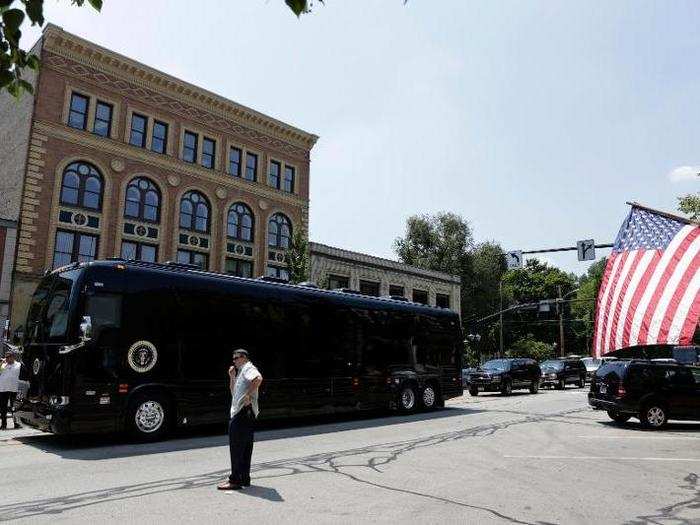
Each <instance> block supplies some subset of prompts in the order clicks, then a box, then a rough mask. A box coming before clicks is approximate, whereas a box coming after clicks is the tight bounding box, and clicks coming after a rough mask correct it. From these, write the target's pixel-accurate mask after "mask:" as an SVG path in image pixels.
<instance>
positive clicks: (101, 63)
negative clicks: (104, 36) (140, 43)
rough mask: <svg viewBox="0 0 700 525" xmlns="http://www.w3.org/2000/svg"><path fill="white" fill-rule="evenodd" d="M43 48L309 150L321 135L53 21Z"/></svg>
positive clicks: (45, 33)
mask: <svg viewBox="0 0 700 525" xmlns="http://www.w3.org/2000/svg"><path fill="white" fill-rule="evenodd" d="M43 49H44V50H46V51H49V52H51V53H55V54H57V55H60V56H63V57H65V58H68V59H71V60H75V61H77V62H80V63H82V64H84V65H87V66H92V67H95V68H97V69H100V70H102V71H104V72H106V73H110V74H112V75H115V76H117V77H119V78H120V79H122V80H125V81H127V82H131V83H134V84H136V85H138V86H141V87H143V88H147V89H151V90H154V91H156V92H157V93H160V94H163V95H167V96H169V97H172V98H174V99H176V100H179V101H180V102H182V103H186V104H190V105H192V106H195V107H197V108H199V109H202V110H205V111H209V112H212V113H215V114H217V115H219V116H222V117H226V118H231V119H234V120H235V121H236V122H237V123H239V124H240V125H243V126H246V127H248V128H251V129H253V130H255V131H257V132H259V133H264V134H267V135H270V136H271V137H274V138H276V139H278V140H282V141H285V142H288V143H290V144H292V145H294V146H296V147H299V148H302V149H304V150H306V151H307V152H308V151H310V150H311V148H312V147H313V146H314V144H315V143H316V141H317V140H318V136H316V135H314V134H311V133H308V132H306V131H303V130H301V129H299V128H296V127H294V126H291V125H289V124H286V123H284V122H282V121H280V120H277V119H274V118H272V117H269V116H267V115H264V114H263V113H260V112H258V111H255V110H254V109H251V108H248V107H246V106H244V105H242V104H238V103H236V102H233V101H232V100H228V99H226V98H224V97H221V96H219V95H216V94H215V93H212V92H210V91H207V90H205V89H203V88H200V87H197V86H195V85H193V84H189V83H187V82H185V81H183V80H179V79H177V78H175V77H173V76H171V75H168V74H167V73H163V72H162V71H158V70H156V69H154V68H151V67H149V66H146V65H144V64H141V63H140V62H137V61H135V60H132V59H130V58H127V57H125V56H123V55H120V54H118V53H115V52H114V51H110V50H109V49H106V48H104V47H101V46H98V45H97V44H94V43H92V42H90V41H88V40H84V39H82V38H80V37H78V36H76V35H74V34H72V33H68V32H66V31H64V30H63V29H61V28H60V27H58V26H55V25H53V24H48V25H47V26H46V28H45V29H44V33H43Z"/></svg>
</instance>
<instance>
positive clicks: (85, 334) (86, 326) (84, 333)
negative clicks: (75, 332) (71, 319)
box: [80, 315, 92, 343]
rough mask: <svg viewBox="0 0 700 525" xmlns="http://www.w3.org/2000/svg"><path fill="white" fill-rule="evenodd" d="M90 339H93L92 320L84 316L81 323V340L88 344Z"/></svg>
mask: <svg viewBox="0 0 700 525" xmlns="http://www.w3.org/2000/svg"><path fill="white" fill-rule="evenodd" d="M90 339H92V319H91V318H90V316H89V315H84V316H83V321H82V322H81V323H80V340H81V341H82V342H83V343H86V342H88V341H89V340H90Z"/></svg>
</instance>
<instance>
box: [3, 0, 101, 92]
mask: <svg viewBox="0 0 700 525" xmlns="http://www.w3.org/2000/svg"><path fill="white" fill-rule="evenodd" d="M87 1H88V3H89V4H90V5H91V6H92V7H94V8H95V9H96V10H98V11H99V10H101V9H102V0H87ZM71 3H72V4H73V5H77V6H79V7H80V6H82V5H83V4H84V3H85V0H71ZM0 15H1V17H0V91H2V90H3V89H6V90H7V91H8V92H9V93H11V94H12V95H14V96H15V97H19V96H20V95H21V94H22V92H23V91H27V92H29V93H33V92H34V89H33V88H32V85H31V84H30V83H29V82H27V81H26V80H25V79H24V78H22V74H23V72H24V71H25V70H26V69H27V68H29V69H30V70H35V71H36V70H37V69H39V58H38V57H37V56H36V55H33V54H30V53H28V52H27V51H25V50H23V49H22V48H21V47H20V41H21V39H22V25H23V24H24V22H25V21H26V20H27V19H29V21H30V22H31V25H33V26H34V25H38V26H43V25H44V0H0Z"/></svg>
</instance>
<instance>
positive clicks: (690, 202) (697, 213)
mask: <svg viewBox="0 0 700 525" xmlns="http://www.w3.org/2000/svg"><path fill="white" fill-rule="evenodd" d="M678 211H680V212H682V213H685V214H686V215H687V216H688V218H689V219H690V220H692V221H700V193H689V194H688V195H683V196H682V197H678Z"/></svg>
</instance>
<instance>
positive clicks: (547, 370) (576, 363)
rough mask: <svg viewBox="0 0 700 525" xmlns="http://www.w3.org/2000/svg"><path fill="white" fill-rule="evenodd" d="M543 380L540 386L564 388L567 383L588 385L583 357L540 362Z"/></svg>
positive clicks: (580, 385) (581, 385)
mask: <svg viewBox="0 0 700 525" xmlns="http://www.w3.org/2000/svg"><path fill="white" fill-rule="evenodd" d="M540 368H541V369H542V380H541V382H540V386H543V387H553V388H558V389H560V390H563V389H564V388H566V385H569V384H572V383H573V384H575V385H577V386H579V387H581V388H583V387H584V386H585V385H586V365H584V364H583V361H582V360H581V359H549V360H547V361H543V362H542V363H540Z"/></svg>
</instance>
